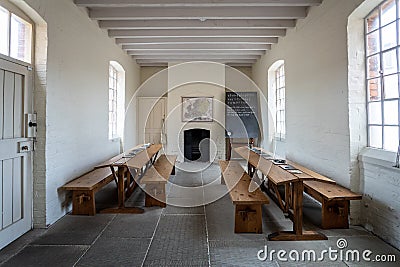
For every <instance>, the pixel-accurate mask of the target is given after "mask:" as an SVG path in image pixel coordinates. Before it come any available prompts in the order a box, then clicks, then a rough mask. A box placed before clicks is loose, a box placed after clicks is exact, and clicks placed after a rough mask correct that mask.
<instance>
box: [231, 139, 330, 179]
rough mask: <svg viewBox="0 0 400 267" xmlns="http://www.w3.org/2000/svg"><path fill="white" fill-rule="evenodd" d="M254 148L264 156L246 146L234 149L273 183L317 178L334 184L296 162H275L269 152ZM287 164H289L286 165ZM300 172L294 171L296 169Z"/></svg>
mask: <svg viewBox="0 0 400 267" xmlns="http://www.w3.org/2000/svg"><path fill="white" fill-rule="evenodd" d="M254 150H259V151H260V152H261V153H262V154H263V155H265V157H266V158H265V157H264V156H260V154H258V153H256V152H255V151H253V150H251V149H249V148H248V147H246V146H243V147H238V148H235V151H236V152H237V153H238V154H239V155H240V156H241V157H242V158H244V159H246V160H247V161H248V162H249V163H250V164H251V165H252V166H254V167H255V168H256V169H258V170H260V171H261V172H262V173H263V174H264V175H266V176H267V177H268V179H270V180H271V181H272V182H273V183H275V184H277V185H279V184H284V183H289V182H293V181H296V180H317V181H322V182H327V183H331V184H335V181H334V180H332V179H329V178H327V177H325V176H323V175H321V174H318V173H316V172H314V171H311V170H309V169H307V168H305V167H303V166H301V165H299V164H297V163H294V162H291V161H285V163H282V164H279V163H278V164H277V163H274V162H273V157H272V155H271V153H269V152H268V151H266V150H265V149H263V148H259V147H255V148H254ZM288 165H289V166H288ZM286 166H288V167H293V169H284V168H282V167H286ZM295 170H297V171H300V173H296V171H295Z"/></svg>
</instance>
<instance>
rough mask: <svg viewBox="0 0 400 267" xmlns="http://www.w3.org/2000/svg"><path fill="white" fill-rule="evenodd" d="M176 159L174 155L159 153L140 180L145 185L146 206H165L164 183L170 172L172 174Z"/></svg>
mask: <svg viewBox="0 0 400 267" xmlns="http://www.w3.org/2000/svg"><path fill="white" fill-rule="evenodd" d="M176 159H177V156H175V155H168V156H167V155H161V156H160V157H159V158H158V159H157V160H156V162H154V164H153V166H151V167H150V168H149V169H148V170H147V172H146V173H145V174H144V176H143V177H142V179H141V180H140V183H141V184H144V185H146V186H145V190H144V191H145V193H146V199H145V205H146V207H153V206H159V207H163V208H165V207H166V203H167V194H166V184H167V182H168V180H169V177H170V176H171V174H174V170H175V161H176Z"/></svg>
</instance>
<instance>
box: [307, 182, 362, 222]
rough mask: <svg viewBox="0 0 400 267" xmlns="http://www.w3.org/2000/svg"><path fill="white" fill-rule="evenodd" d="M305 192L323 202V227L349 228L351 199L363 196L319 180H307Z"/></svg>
mask: <svg viewBox="0 0 400 267" xmlns="http://www.w3.org/2000/svg"><path fill="white" fill-rule="evenodd" d="M304 192H306V193H307V194H309V195H310V196H311V197H313V198H314V199H316V200H318V201H319V202H321V204H322V218H321V227H322V228H323V229H339V228H344V229H347V228H349V211H350V200H359V199H361V198H362V195H360V194H357V193H354V192H352V191H350V190H349V189H347V188H345V187H342V186H340V185H335V184H330V183H324V182H319V181H305V182H304Z"/></svg>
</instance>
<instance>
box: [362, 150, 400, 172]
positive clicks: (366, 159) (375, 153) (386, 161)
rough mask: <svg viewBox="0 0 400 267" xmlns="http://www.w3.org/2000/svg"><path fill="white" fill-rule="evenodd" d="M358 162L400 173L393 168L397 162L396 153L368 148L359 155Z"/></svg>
mask: <svg viewBox="0 0 400 267" xmlns="http://www.w3.org/2000/svg"><path fill="white" fill-rule="evenodd" d="M358 160H359V161H361V162H363V163H369V164H373V165H377V166H379V167H384V168H387V169H390V170H393V171H398V172H399V173H400V169H399V168H396V167H393V166H394V164H395V160H396V153H395V152H391V151H387V150H383V149H377V148H371V147H367V148H364V149H363V150H362V151H361V153H360V154H359V155H358Z"/></svg>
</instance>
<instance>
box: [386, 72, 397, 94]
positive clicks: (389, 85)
mask: <svg viewBox="0 0 400 267" xmlns="http://www.w3.org/2000/svg"><path fill="white" fill-rule="evenodd" d="M383 83H384V87H385V99H389V98H399V75H398V74H395V75H390V76H386V77H385V78H384V79H383Z"/></svg>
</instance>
